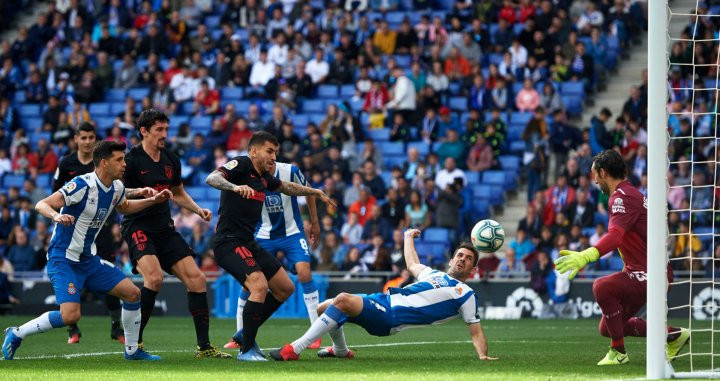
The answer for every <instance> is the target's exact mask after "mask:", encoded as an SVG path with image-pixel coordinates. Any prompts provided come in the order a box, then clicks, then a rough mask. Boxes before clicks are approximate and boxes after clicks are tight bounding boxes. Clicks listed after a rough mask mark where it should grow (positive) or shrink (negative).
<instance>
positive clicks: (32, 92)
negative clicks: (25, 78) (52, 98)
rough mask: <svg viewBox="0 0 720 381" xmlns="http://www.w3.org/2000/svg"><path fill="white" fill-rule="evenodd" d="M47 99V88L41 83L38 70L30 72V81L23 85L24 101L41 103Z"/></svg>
mask: <svg viewBox="0 0 720 381" xmlns="http://www.w3.org/2000/svg"><path fill="white" fill-rule="evenodd" d="M46 101H47V88H46V87H45V85H44V84H43V83H42V80H41V76H40V72H39V71H37V70H34V71H32V72H31V73H30V81H29V82H28V84H27V85H26V86H25V102H27V103H40V104H43V103H45V102H46Z"/></svg>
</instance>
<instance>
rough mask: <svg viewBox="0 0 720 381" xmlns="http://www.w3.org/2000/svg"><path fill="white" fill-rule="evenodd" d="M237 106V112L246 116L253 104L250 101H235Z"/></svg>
mask: <svg viewBox="0 0 720 381" xmlns="http://www.w3.org/2000/svg"><path fill="white" fill-rule="evenodd" d="M233 104H234V105H235V112H236V113H239V114H246V113H247V112H248V110H249V109H250V105H251V104H252V102H250V101H235V102H233Z"/></svg>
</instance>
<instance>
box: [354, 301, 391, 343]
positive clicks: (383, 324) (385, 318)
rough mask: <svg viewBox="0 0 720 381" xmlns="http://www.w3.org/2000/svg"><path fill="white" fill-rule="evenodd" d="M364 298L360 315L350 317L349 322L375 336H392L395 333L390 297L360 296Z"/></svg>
mask: <svg viewBox="0 0 720 381" xmlns="http://www.w3.org/2000/svg"><path fill="white" fill-rule="evenodd" d="M358 296H362V298H363V309H362V312H360V315H358V316H355V317H348V319H347V321H348V322H350V323H355V324H357V325H359V326H361V327H363V328H365V330H366V331H367V333H369V334H371V335H373V336H390V335H391V334H393V333H394V332H393V331H392V329H393V324H392V309H391V308H390V295H388V294H383V293H382V292H376V293H374V294H370V295H363V294H358Z"/></svg>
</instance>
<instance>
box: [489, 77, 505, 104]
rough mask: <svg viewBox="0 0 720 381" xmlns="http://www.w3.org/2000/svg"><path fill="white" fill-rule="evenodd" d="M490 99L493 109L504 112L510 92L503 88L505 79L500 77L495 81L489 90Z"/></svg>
mask: <svg viewBox="0 0 720 381" xmlns="http://www.w3.org/2000/svg"><path fill="white" fill-rule="evenodd" d="M490 97H491V98H492V104H493V107H494V108H497V109H498V110H500V111H505V110H507V108H508V100H509V98H510V92H509V91H508V88H507V87H506V86H505V79H503V78H502V77H500V78H498V79H497V82H496V84H495V86H494V87H493V88H492V90H490Z"/></svg>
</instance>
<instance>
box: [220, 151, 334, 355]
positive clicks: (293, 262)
mask: <svg viewBox="0 0 720 381" xmlns="http://www.w3.org/2000/svg"><path fill="white" fill-rule="evenodd" d="M274 173H275V178H276V179H279V180H283V181H289V182H294V183H296V184H300V185H303V186H304V185H306V182H305V177H304V176H303V174H302V172H301V171H300V168H298V167H296V166H294V165H292V164H287V163H275V171H274ZM307 205H308V209H309V211H310V224H311V226H312V228H311V229H312V230H311V236H310V241H311V242H310V243H311V244H312V245H315V243H316V239H317V236H318V234H319V232H320V224H319V222H318V218H317V208H316V206H315V198H314V197H307ZM302 229H303V220H302V217H301V216H300V208H299V207H298V201H297V196H287V195H284V194H282V193H279V192H272V191H270V192H265V204H264V206H263V212H262V219H261V221H260V223H259V224H258V228H257V231H256V232H255V240H256V241H257V243H258V244H260V246H261V247H262V248H263V249H265V250H267V251H268V252H269V253H270V254H273V255H277V252H278V251H282V252H283V253H285V256H286V258H287V259H288V265H289V267H290V269H291V270H295V272H296V274H297V276H298V278H299V279H300V284H301V285H302V289H303V299H304V301H305V307H306V308H307V311H308V316H309V317H310V324H312V323H313V322H314V321H315V319H317V307H318V298H319V296H318V291H317V287H316V286H315V282H313V278H312V273H311V272H310V247H309V246H308V241H307V239H306V238H305V233H304V232H303V230H302ZM248 296H250V292H248V291H247V290H245V289H243V290H242V291H241V293H240V297H239V298H238V306H237V313H236V315H235V322H236V328H237V330H236V332H235V335H233V338H232V339H230V342H228V343H227V344H225V348H240V347H241V345H242V344H241V343H242V328H243V318H242V316H243V309H244V307H245V303H246V302H247V299H248ZM321 340H322V338H319V339H318V340H317V341H316V342H314V343H313V344H311V345H310V348H320V345H321Z"/></svg>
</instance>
